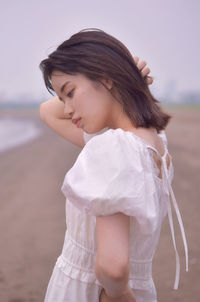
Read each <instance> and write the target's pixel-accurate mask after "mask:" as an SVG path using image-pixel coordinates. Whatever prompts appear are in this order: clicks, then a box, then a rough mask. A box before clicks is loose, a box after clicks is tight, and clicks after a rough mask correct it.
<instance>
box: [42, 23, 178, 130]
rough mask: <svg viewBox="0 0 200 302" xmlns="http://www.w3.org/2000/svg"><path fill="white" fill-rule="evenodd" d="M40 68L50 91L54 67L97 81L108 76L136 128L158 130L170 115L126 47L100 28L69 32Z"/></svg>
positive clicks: (166, 122)
mask: <svg viewBox="0 0 200 302" xmlns="http://www.w3.org/2000/svg"><path fill="white" fill-rule="evenodd" d="M40 69H41V70H42V73H43V77H44V82H45V85H46V87H47V89H48V91H49V92H50V93H51V94H52V91H53V87H52V84H51V75H52V72H53V71H54V70H57V71H61V72H64V73H66V74H76V73H80V74H83V75H85V76H86V77H88V78H89V79H90V80H93V81H96V82H101V80H102V79H111V80H112V82H113V88H114V89H116V90H117V92H118V94H119V96H120V99H117V101H118V102H120V103H121V105H122V107H123V111H124V112H125V113H126V114H127V115H128V117H129V118H130V120H131V122H132V124H133V125H134V126H135V127H145V128H149V127H155V128H156V129H157V131H158V133H159V132H160V130H163V129H165V128H166V126H167V124H168V122H169V120H170V118H171V117H172V116H170V115H169V114H167V113H165V112H163V110H162V109H161V108H160V107H159V105H158V103H159V101H158V100H156V99H155V98H154V97H153V95H152V94H151V92H150V90H149V87H148V84H147V81H146V80H147V76H145V77H143V76H142V74H141V72H140V70H139V69H138V68H137V66H136V64H135V62H134V59H133V57H132V55H131V53H130V52H129V50H128V49H127V48H126V46H125V45H124V44H122V43H121V42H120V41H119V40H117V39H116V38H114V37H113V36H111V35H109V34H107V33H106V32H104V31H103V30H100V29H83V30H81V31H79V32H78V33H76V34H74V35H72V36H71V37H70V38H69V39H68V40H66V41H64V42H63V43H62V44H61V45H59V46H58V47H57V49H56V50H55V51H54V52H52V53H51V54H50V55H49V56H48V58H47V59H45V60H43V61H42V62H41V63H40ZM111 93H112V94H113V92H112V91H111ZM114 97H115V98H116V96H114Z"/></svg>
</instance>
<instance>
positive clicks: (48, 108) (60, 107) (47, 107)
mask: <svg viewBox="0 0 200 302" xmlns="http://www.w3.org/2000/svg"><path fill="white" fill-rule="evenodd" d="M46 116H53V117H55V118H58V119H64V118H66V116H65V115H64V103H62V102H61V101H60V100H59V99H58V97H57V96H56V97H53V98H52V99H50V100H48V101H45V102H44V103H42V104H40V117H41V119H42V120H44V119H45V117H46Z"/></svg>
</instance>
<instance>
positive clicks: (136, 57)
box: [133, 56, 139, 65]
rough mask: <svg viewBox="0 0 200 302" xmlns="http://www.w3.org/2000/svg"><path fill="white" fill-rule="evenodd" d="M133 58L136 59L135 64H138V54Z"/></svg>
mask: <svg viewBox="0 0 200 302" xmlns="http://www.w3.org/2000/svg"><path fill="white" fill-rule="evenodd" d="M133 60H134V62H135V64H136V65H137V63H138V62H139V57H138V56H134V57H133Z"/></svg>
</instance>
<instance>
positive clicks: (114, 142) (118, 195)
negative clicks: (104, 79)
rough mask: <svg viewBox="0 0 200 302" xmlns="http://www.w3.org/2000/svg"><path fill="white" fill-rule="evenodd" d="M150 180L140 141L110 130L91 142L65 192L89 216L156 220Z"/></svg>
mask: <svg viewBox="0 0 200 302" xmlns="http://www.w3.org/2000/svg"><path fill="white" fill-rule="evenodd" d="M119 130H120V129H119ZM127 135H128V134H127ZM147 177H148V174H147V175H146V174H145V171H144V167H143V164H142V158H141V152H139V149H138V148H137V146H136V141H135V140H133V139H130V140H129V139H128V136H125V135H124V134H123V132H122V131H117V130H111V129H110V130H108V131H106V132H104V133H103V134H99V135H97V136H94V137H92V138H91V139H90V140H89V141H88V142H87V144H86V145H85V147H84V148H83V149H82V151H81V152H80V154H79V156H78V158H77V160H76V162H75V164H74V165H73V167H72V168H71V169H70V170H69V171H68V173H67V174H66V176H65V178H64V182H63V185H62V188H61V190H62V192H63V194H64V195H65V196H66V198H67V199H68V200H69V202H71V203H73V204H74V206H76V207H77V208H79V209H80V210H81V211H83V212H84V213H85V214H89V215H95V216H105V215H111V214H114V213H117V212H122V213H124V214H126V215H129V216H137V217H138V218H139V219H140V218H144V216H146V215H151V216H152V218H153V216H154V215H152V204H151V201H150V200H151V194H152V186H151V184H149V183H148V185H147V187H146V186H145V183H146V181H147ZM148 188H151V192H149V190H148ZM147 201H148V202H147Z"/></svg>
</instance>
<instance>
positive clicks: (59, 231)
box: [0, 109, 200, 302]
mask: <svg viewBox="0 0 200 302" xmlns="http://www.w3.org/2000/svg"><path fill="white" fill-rule="evenodd" d="M168 112H169V113H171V114H172V115H173V119H172V121H171V122H170V124H169V126H168V128H167V130H166V133H167V136H168V143H169V148H168V149H169V152H170V153H171V155H172V157H173V161H174V167H175V177H174V180H173V189H174V193H175V196H176V200H177V202H178V205H179V208H180V211H181V214H182V218H183V222H184V227H185V232H186V236H187V240H188V246H189V272H185V258H184V249H183V244H182V240H181V233H180V231H179V228H178V224H177V220H176V217H175V215H174V221H175V227H176V230H177V231H176V241H177V246H178V250H179V255H180V258H181V277H180V284H179V289H178V290H177V291H176V290H173V283H174V277H175V254H174V249H173V245H172V240H171V235H170V229H169V224H168V218H166V219H165V221H164V224H163V228H162V231H161V238H160V242H159V246H158V248H157V251H156V255H155V260H154V263H153V277H154V281H155V284H156V288H157V293H158V301H159V302H169V301H181V302H186V301H187V302H188V301H190V302H197V301H199V293H200V290H199V281H200V277H199V276H200V265H199V262H200V251H199V247H200V236H199V233H200V223H199V221H200V219H199V218H200V214H199V213H200V203H199V195H200V185H199V183H200V182H199V180H200V176H199V175H200V173H199V172H200V156H199V154H200V142H199V141H198V137H199V130H200V110H196V109H184V110H181V109H168ZM7 113H9V114H10V115H12V116H15V117H16V116H18V117H22V118H23V117H29V118H31V119H32V120H34V121H35V122H36V123H37V124H38V126H40V127H41V129H42V131H43V135H42V136H40V137H38V138H36V139H35V140H33V141H32V142H29V143H27V144H24V145H21V146H18V147H16V148H14V149H10V150H8V151H6V152H4V153H0V171H1V181H0V207H1V211H0V302H42V301H43V300H44V295H45V291H46V287H47V284H48V281H49V278H50V276H51V272H52V269H53V266H54V264H55V261H56V259H57V257H58V256H59V254H60V252H61V249H62V244H63V239H64V233H65V227H66V226H65V197H64V195H63V193H62V192H61V190H60V188H61V185H62V182H63V179H64V176H65V173H66V172H67V170H68V169H69V168H70V167H71V166H72V165H73V163H74V161H75V160H76V157H77V155H78V154H79V152H80V151H81V149H80V148H78V147H76V146H74V145H72V144H71V143H70V142H67V141H66V140H64V138H62V137H59V136H58V135H57V134H56V133H54V132H53V131H52V130H51V129H49V128H48V127H47V126H46V125H45V124H44V123H43V122H42V121H40V119H39V113H38V110H31V109H27V110H7V111H6V110H4V111H3V110H2V111H1V113H0V116H2V115H5V114H7ZM55 302H56V301H55ZM75 302H76V301H75Z"/></svg>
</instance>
